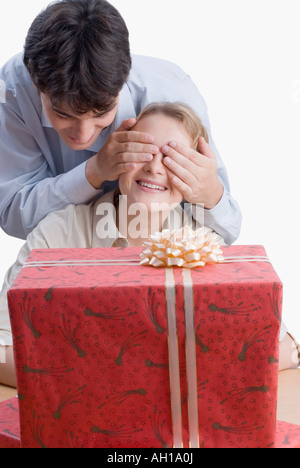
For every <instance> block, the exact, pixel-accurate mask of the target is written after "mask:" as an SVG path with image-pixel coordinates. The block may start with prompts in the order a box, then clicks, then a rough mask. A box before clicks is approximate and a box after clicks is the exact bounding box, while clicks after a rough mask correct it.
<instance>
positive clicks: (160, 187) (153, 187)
mask: <svg viewBox="0 0 300 468" xmlns="http://www.w3.org/2000/svg"><path fill="white" fill-rule="evenodd" d="M138 184H139V185H142V187H148V188H151V189H155V190H161V191H163V190H166V187H162V186H161V185H154V184H149V183H147V182H142V181H141V180H139V181H138Z"/></svg>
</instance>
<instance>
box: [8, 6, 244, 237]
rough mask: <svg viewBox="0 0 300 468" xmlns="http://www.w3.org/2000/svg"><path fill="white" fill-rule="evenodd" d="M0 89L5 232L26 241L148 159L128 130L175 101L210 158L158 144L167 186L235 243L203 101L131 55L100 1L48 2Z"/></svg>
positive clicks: (180, 78)
mask: <svg viewBox="0 0 300 468" xmlns="http://www.w3.org/2000/svg"><path fill="white" fill-rule="evenodd" d="M0 83H2V87H4V93H2V94H3V96H2V98H1V99H0V102H1V104H0V126H1V141H0V166H1V173H0V226H1V227H2V229H3V230H5V231H6V232H7V233H8V234H10V235H13V236H16V237H20V238H24V239H25V238H26V236H27V235H28V234H29V233H30V232H31V231H32V229H33V228H34V227H35V226H36V225H37V224H38V223H39V221H40V220H41V219H43V218H44V217H45V216H46V215H47V214H48V213H50V212H52V211H55V210H58V209H61V208H63V207H64V206H66V205H68V204H70V203H71V204H75V205H77V204H81V203H87V202H88V201H90V200H91V199H93V198H95V197H98V196H100V195H102V194H103V193H105V192H107V191H108V190H110V189H111V188H113V187H114V186H116V185H117V182H115V183H112V182H113V181H117V179H118V178H119V176H120V174H122V173H124V172H128V171H130V170H132V169H134V168H135V165H136V164H139V163H140V162H144V161H145V160H149V159H152V157H153V155H155V154H156V153H157V152H158V148H157V147H156V146H155V145H153V138H152V136H151V135H149V134H145V133H141V132H128V130H129V129H130V128H131V127H132V126H133V125H134V123H135V117H136V115H137V114H138V113H139V112H140V110H141V109H142V108H143V107H144V106H145V105H146V104H148V103H149V102H152V101H171V102H174V101H182V102H185V103H186V104H189V105H191V106H192V107H193V108H194V110H195V111H196V112H197V113H198V115H199V117H200V118H201V119H202V122H203V124H204V126H205V127H206V128H207V129H208V134H209V139H210V146H211V148H212V150H213V151H214V153H215V154H216V157H211V155H210V154H205V150H204V149H203V148H202V147H201V144H200V146H199V150H200V153H202V154H200V155H199V154H198V153H197V152H196V151H195V152H193V153H192V154H191V153H188V154H186V153H185V151H184V150H183V148H182V147H181V146H180V145H177V147H176V148H175V144H176V142H173V147H172V145H166V149H165V151H166V155H168V156H169V157H168V158H165V160H166V161H165V163H166V164H168V169H169V170H170V171H171V172H172V173H173V175H174V177H173V179H174V180H173V183H174V184H175V185H177V187H178V189H179V190H180V191H181V192H182V194H183V196H184V198H185V200H187V201H188V202H190V203H203V204H204V208H205V224H206V225H208V226H210V227H211V228H212V229H213V230H215V231H216V232H218V233H219V234H220V235H221V236H222V237H223V238H224V239H225V242H226V243H232V242H234V241H235V240H236V238H237V237H238V235H239V230H240V224H241V213H240V210H239V207H238V205H237V203H236V202H235V201H234V199H233V198H232V196H231V194H230V188H229V182H228V177H227V174H226V169H225V167H224V164H223V162H222V160H221V158H220V156H219V155H218V153H217V150H216V148H215V147H214V144H213V142H212V140H211V136H210V130H209V121H208V116H207V110H206V105H205V103H204V100H203V98H202V97H201V95H200V94H199V92H198V91H197V89H196V87H195V85H194V84H193V83H192V81H191V80H190V78H189V76H187V75H186V74H185V73H184V72H183V71H182V70H181V69H179V68H178V67H177V66H175V65H173V64H171V63H168V62H165V61H163V60H157V59H153V58H146V57H140V56H137V57H131V55H130V49H129V41H128V31H127V28H126V25H125V23H124V21H123V19H122V17H121V16H120V14H119V13H118V11H116V9H115V8H114V7H113V6H111V5H110V4H109V3H108V2H107V1H105V0H62V1H59V2H56V3H52V4H50V6H49V7H48V8H47V9H46V10H45V11H43V12H42V13H41V14H40V15H39V16H38V17H37V18H36V19H35V20H34V22H33V24H32V26H31V28H30V30H29V32H28V36H27V39H26V43H25V50H24V54H20V55H17V56H16V57H14V58H12V59H11V60H10V61H9V62H8V63H7V64H6V65H4V67H3V69H2V70H1V72H0ZM124 119H126V120H124ZM170 143H171V142H170ZM187 160H188V162H189V165H190V166H193V169H194V170H193V171H192V172H193V174H194V176H195V177H193V178H191V177H190V173H191V171H187V170H186V162H187ZM107 181H108V182H107Z"/></svg>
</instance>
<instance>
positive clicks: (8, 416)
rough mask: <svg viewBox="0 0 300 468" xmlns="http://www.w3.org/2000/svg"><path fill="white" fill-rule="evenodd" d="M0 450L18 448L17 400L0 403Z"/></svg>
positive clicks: (12, 399)
mask: <svg viewBox="0 0 300 468" xmlns="http://www.w3.org/2000/svg"><path fill="white" fill-rule="evenodd" d="M0 448H20V422H19V402H18V398H16V397H14V398H10V399H9V400H6V401H3V402H0Z"/></svg>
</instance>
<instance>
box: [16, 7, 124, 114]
mask: <svg viewBox="0 0 300 468" xmlns="http://www.w3.org/2000/svg"><path fill="white" fill-rule="evenodd" d="M128 36H129V35H128V29H127V27H126V24H125V22H124V20H123V18H122V17H121V15H120V13H119V12H118V11H117V10H116V9H115V8H114V7H113V6H112V5H111V4H110V3H108V2H107V1H106V0H62V1H59V2H56V3H52V4H50V5H49V6H48V7H47V8H46V9H45V10H44V11H42V12H41V13H40V14H39V15H38V16H37V18H36V19H35V20H34V22H33V23H32V25H31V27H30V29H29V31H28V35H27V38H26V42H25V48H24V63H25V65H26V67H27V69H28V71H29V73H30V76H31V78H32V80H33V83H34V84H35V86H36V87H37V89H38V90H39V91H40V92H42V93H45V94H48V95H49V96H50V99H51V103H52V105H54V106H58V105H61V103H62V102H64V103H66V104H67V105H68V106H69V107H70V108H71V110H72V111H73V112H75V113H79V114H83V113H87V112H90V111H97V112H100V113H103V114H105V113H107V112H109V111H110V110H111V109H112V108H113V107H114V106H115V104H116V98H117V96H118V94H119V92H120V91H121V89H122V86H123V84H124V83H125V81H126V80H127V77H128V74H129V71H130V68H131V57H130V47H129V37H128Z"/></svg>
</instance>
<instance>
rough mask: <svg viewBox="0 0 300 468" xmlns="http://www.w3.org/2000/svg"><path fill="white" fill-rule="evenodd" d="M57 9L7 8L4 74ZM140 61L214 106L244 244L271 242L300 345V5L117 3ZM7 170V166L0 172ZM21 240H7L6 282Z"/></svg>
mask: <svg viewBox="0 0 300 468" xmlns="http://www.w3.org/2000/svg"><path fill="white" fill-rule="evenodd" d="M48 3H49V1H43V0H27V1H26V2H24V0H11V1H10V2H8V1H7V2H1V6H0V24H1V28H0V66H1V65H2V64H3V63H4V62H5V61H6V60H7V59H9V58H10V57H11V56H12V55H13V54H15V53H17V52H19V51H20V50H21V49H22V47H23V44H24V39H25V36H26V32H27V29H28V27H29V26H30V24H31V22H32V20H33V19H34V17H35V16H36V14H38V13H39V11H40V10H41V9H43V8H44V7H45V6H46V5H47V4H48ZM111 3H112V4H113V5H115V6H116V7H117V8H118V9H119V11H120V12H121V14H122V15H123V17H124V19H125V20H126V22H127V25H128V28H129V30H130V36H131V48H132V52H133V53H138V54H143V55H151V56H156V57H161V58H165V59H168V60H171V61H173V62H176V63H177V64H178V65H180V66H181V67H182V68H183V69H184V70H185V71H186V72H188V73H189V74H190V75H191V77H192V78H193V80H194V81H195V83H196V84H197V86H198V88H199V90H200V92H201V94H202V95H203V96H204V98H205V100H206V103H207V105H208V110H209V115H210V120H211V126H212V134H213V138H214V140H215V142H216V144H217V147H218V149H219V151H220V154H221V156H222V158H223V160H224V162H225V164H226V167H227V170H228V174H229V178H230V181H231V189H232V194H233V196H234V197H235V198H236V199H237V200H238V202H239V204H240V206H241V209H242V211H243V227H242V232H241V236H240V238H239V240H238V243H239V244H262V245H264V246H265V248H266V250H267V253H268V255H269V257H270V258H271V261H272V263H273V265H274V267H275V269H276V270H277V272H278V274H279V276H280V278H281V280H282V282H283V284H284V316H285V321H286V323H287V325H288V327H289V328H290V331H291V332H292V333H294V334H295V335H296V337H297V338H298V339H299V340H300V306H299V302H298V297H299V290H300V288H299V281H298V280H299V277H300V275H299V271H300V251H299V249H300V247H299V227H300V223H299V185H300V183H299V157H300V131H299V124H300V53H299V52H300V27H299V17H300V5H299V0H285V1H283V0H251V1H250V0H243V1H241V0H226V1H224V0H185V1H182V0H151V1H148V0H126V1H125V0H112V1H111ZM0 170H1V168H0ZM21 245H22V241H20V240H16V239H12V238H9V237H8V236H7V235H5V234H4V233H3V232H0V254H1V261H0V277H1V278H2V277H3V276H4V273H5V271H6V270H7V268H8V267H9V265H10V264H11V263H12V262H13V261H14V259H15V257H16V255H17V251H18V250H19V248H20V246H21Z"/></svg>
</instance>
